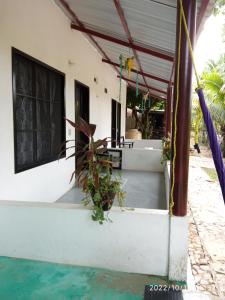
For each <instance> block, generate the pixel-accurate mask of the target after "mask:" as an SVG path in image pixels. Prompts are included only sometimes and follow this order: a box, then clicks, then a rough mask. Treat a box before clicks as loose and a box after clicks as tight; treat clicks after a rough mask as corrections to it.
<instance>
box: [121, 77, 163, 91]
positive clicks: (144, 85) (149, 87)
mask: <svg viewBox="0 0 225 300" xmlns="http://www.w3.org/2000/svg"><path fill="white" fill-rule="evenodd" d="M117 77H118V78H119V77H120V76H119V75H118V76H117ZM122 79H124V80H126V81H127V82H131V83H135V84H136V81H134V80H132V79H128V78H126V77H124V76H122ZM139 85H140V86H143V87H145V88H147V89H149V90H152V91H156V92H159V93H161V94H165V95H167V92H165V91H162V90H159V89H156V88H153V87H151V86H149V85H146V84H143V83H139Z"/></svg>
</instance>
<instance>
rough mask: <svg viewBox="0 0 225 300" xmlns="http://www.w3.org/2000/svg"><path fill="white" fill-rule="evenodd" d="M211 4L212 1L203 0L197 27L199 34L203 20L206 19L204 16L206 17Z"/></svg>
mask: <svg viewBox="0 0 225 300" xmlns="http://www.w3.org/2000/svg"><path fill="white" fill-rule="evenodd" d="M209 2H210V0H203V1H202V4H201V6H200V9H199V13H198V18H197V26H196V32H197V34H198V32H199V28H200V25H201V23H202V20H203V19H204V16H205V13H206V10H207V7H208V5H209Z"/></svg>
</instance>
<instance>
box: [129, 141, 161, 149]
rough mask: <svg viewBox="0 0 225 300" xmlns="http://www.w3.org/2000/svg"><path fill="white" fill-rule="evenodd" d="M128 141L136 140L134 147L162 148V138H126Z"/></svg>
mask: <svg viewBox="0 0 225 300" xmlns="http://www.w3.org/2000/svg"><path fill="white" fill-rule="evenodd" d="M126 141H127V142H134V148H145V147H147V148H153V149H162V140H133V139H126Z"/></svg>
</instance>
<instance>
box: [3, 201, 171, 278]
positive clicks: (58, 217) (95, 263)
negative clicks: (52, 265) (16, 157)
mask: <svg viewBox="0 0 225 300" xmlns="http://www.w3.org/2000/svg"><path fill="white" fill-rule="evenodd" d="M109 217H110V219H111V220H112V221H113V222H107V223H104V224H103V225H100V224H98V223H97V222H93V221H92V220H91V211H90V210H89V209H87V208H84V207H82V206H79V205H75V204H47V203H45V204H41V203H21V202H13V201H9V202H8V203H7V202H4V201H1V202H0V237H1V239H0V256H11V257H20V258H29V259H37V260H43V261H52V262H58V263H68V264H75V265H81V266H90V267H101V268H106V269H112V270H118V271H127V272H134V273H143V274H154V275H162V276H166V275H168V263H169V261H168V251H169V216H168V212H167V211H163V210H150V209H135V210H123V211H121V210H120V208H116V207H113V208H112V209H111V211H110V213H109Z"/></svg>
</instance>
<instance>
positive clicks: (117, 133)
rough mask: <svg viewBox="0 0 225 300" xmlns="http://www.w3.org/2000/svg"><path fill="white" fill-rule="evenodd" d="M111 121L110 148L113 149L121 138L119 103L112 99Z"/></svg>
mask: <svg viewBox="0 0 225 300" xmlns="http://www.w3.org/2000/svg"><path fill="white" fill-rule="evenodd" d="M111 120H112V122H111V124H112V125H111V137H112V142H111V147H112V148H115V147H116V145H117V144H118V143H119V142H120V138H121V103H119V102H117V101H116V100H114V99H112V110H111Z"/></svg>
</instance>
